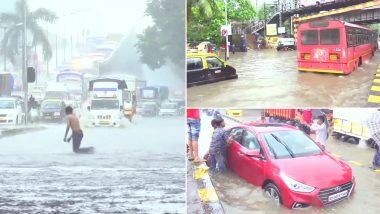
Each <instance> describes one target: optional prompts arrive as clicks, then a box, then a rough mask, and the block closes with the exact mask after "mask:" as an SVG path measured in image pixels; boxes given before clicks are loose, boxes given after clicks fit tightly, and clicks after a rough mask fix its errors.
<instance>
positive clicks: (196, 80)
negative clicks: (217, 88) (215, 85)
mask: <svg viewBox="0 0 380 214" xmlns="http://www.w3.org/2000/svg"><path fill="white" fill-rule="evenodd" d="M186 63H187V86H188V87H190V86H193V85H198V84H205V83H212V82H217V81H221V80H227V79H237V78H238V75H237V74H236V69H235V68H233V67H232V66H229V65H227V63H226V62H225V61H223V60H222V59H220V58H219V57H218V56H216V54H214V53H201V52H196V53H194V52H188V53H186Z"/></svg>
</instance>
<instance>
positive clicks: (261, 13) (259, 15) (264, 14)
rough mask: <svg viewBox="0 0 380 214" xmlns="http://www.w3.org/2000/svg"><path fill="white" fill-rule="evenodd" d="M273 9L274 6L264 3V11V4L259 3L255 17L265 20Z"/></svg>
mask: <svg viewBox="0 0 380 214" xmlns="http://www.w3.org/2000/svg"><path fill="white" fill-rule="evenodd" d="M274 11H275V7H274V6H269V5H266V6H265V12H264V5H261V7H260V9H259V11H258V12H257V18H258V19H259V20H260V21H265V20H267V21H268V19H269V18H270V15H271V14H273V13H274Z"/></svg>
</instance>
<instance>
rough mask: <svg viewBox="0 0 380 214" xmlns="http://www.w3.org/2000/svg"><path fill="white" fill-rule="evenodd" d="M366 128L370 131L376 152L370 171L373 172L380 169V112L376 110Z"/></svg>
mask: <svg viewBox="0 0 380 214" xmlns="http://www.w3.org/2000/svg"><path fill="white" fill-rule="evenodd" d="M367 126H368V128H369V130H370V133H371V138H372V139H373V140H374V141H375V143H376V146H375V149H376V151H375V155H374V157H373V161H372V166H371V169H373V170H375V169H378V168H379V167H380V110H377V111H376V112H375V113H373V114H371V115H370V116H369V118H368V119H367Z"/></svg>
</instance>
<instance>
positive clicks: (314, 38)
mask: <svg viewBox="0 0 380 214" xmlns="http://www.w3.org/2000/svg"><path fill="white" fill-rule="evenodd" d="M301 43H302V44H303V45H318V31H316V30H305V31H302V32H301Z"/></svg>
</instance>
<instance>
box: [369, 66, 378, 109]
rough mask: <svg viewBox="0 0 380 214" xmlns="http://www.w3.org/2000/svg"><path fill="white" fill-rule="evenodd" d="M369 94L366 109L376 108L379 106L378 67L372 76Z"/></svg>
mask: <svg viewBox="0 0 380 214" xmlns="http://www.w3.org/2000/svg"><path fill="white" fill-rule="evenodd" d="M374 76H375V78H374V79H373V82H372V85H371V88H370V91H369V94H368V104H367V106H368V107H378V106H379V105H380V65H379V66H378V68H377V70H376V74H375V75H374Z"/></svg>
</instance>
